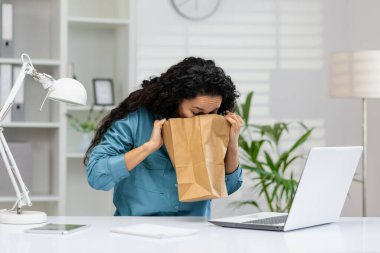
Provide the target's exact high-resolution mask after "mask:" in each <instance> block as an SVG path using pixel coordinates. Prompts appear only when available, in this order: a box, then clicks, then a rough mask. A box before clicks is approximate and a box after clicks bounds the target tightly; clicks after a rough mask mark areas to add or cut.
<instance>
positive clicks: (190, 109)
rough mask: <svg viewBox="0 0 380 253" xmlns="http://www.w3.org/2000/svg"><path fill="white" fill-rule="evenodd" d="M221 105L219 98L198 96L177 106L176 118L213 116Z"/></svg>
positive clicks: (220, 98)
mask: <svg viewBox="0 0 380 253" xmlns="http://www.w3.org/2000/svg"><path fill="white" fill-rule="evenodd" d="M221 103H222V97H221V96H207V95H199V96H197V97H195V98H192V99H184V100H182V102H181V103H180V104H179V108H178V116H179V117H180V118H191V117H194V116H197V115H202V114H215V113H217V112H218V109H219V107H220V104H221Z"/></svg>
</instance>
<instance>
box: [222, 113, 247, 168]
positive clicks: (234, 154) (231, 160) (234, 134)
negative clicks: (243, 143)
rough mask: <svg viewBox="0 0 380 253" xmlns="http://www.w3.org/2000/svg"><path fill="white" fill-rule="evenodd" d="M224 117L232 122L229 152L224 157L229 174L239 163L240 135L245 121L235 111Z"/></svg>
mask: <svg viewBox="0 0 380 253" xmlns="http://www.w3.org/2000/svg"><path fill="white" fill-rule="evenodd" d="M224 118H225V119H226V120H227V121H228V122H229V123H230V125H231V127H230V141H229V142H228V146H227V153H226V157H225V159H224V163H225V169H226V173H227V174H231V173H233V172H234V171H235V170H236V168H237V167H238V165H239V156H238V150H239V143H238V141H239V135H240V128H241V127H242V126H243V124H244V121H243V119H242V118H241V117H240V116H239V115H236V114H235V113H232V112H228V113H227V115H225V116H224Z"/></svg>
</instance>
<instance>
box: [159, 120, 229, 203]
mask: <svg viewBox="0 0 380 253" xmlns="http://www.w3.org/2000/svg"><path fill="white" fill-rule="evenodd" d="M229 132H230V126H229V124H228V122H227V120H226V119H225V118H224V117H223V116H220V115H216V114H210V115H200V116H195V117H193V118H173V119H169V120H168V121H167V122H165V124H164V126H163V130H162V134H163V139H164V143H165V146H166V149H167V151H168V153H169V157H170V160H171V161H172V163H173V165H174V168H175V170H176V174H177V181H178V195H179V200H180V201H182V202H189V201H198V200H204V199H212V198H222V197H226V196H227V189H226V183H225V168H224V157H225V155H226V152H227V145H228V141H229Z"/></svg>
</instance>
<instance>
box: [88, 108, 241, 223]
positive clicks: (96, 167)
mask: <svg viewBox="0 0 380 253" xmlns="http://www.w3.org/2000/svg"><path fill="white" fill-rule="evenodd" d="M153 122H154V115H153V114H152V113H151V112H149V111H148V110H147V109H145V108H141V109H139V110H137V111H135V112H133V113H130V114H129V115H128V116H127V117H125V118H124V119H121V120H118V121H116V122H114V123H113V125H112V126H111V128H110V129H109V130H108V131H107V132H106V133H105V135H104V138H103V140H102V141H101V142H100V143H99V144H98V145H97V146H95V147H94V148H93V150H92V152H91V155H90V157H89V161H88V165H87V177H88V182H89V184H90V185H91V186H92V187H93V188H95V189H97V190H110V189H112V188H114V195H113V202H114V204H115V206H116V213H115V215H134V216H140V215H165V216H176V215H188V216H206V217H210V216H211V213H210V210H211V207H210V205H211V200H204V201H196V202H180V201H179V199H178V189H177V178H176V173H175V170H174V168H173V165H172V163H171V161H170V158H169V156H168V153H167V151H166V148H165V146H164V145H163V146H162V147H161V148H160V149H159V150H157V151H156V152H154V153H152V154H150V155H149V156H148V157H147V158H145V159H144V160H143V161H142V162H141V163H140V164H139V165H137V166H136V167H135V168H134V169H132V170H131V171H128V169H127V167H126V164H125V161H124V154H125V153H126V152H128V151H130V150H131V149H134V148H136V147H139V146H141V145H143V144H144V143H145V142H147V141H148V140H149V138H150V135H151V132H152V129H153ZM241 184H242V169H241V167H240V166H239V167H238V168H237V169H236V170H235V172H233V173H232V174H229V175H226V187H227V191H228V194H231V193H233V192H235V191H236V190H237V189H239V188H240V186H241Z"/></svg>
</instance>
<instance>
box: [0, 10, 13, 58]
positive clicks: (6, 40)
mask: <svg viewBox="0 0 380 253" xmlns="http://www.w3.org/2000/svg"><path fill="white" fill-rule="evenodd" d="M0 50H1V51H0V52H1V57H12V56H13V5H12V4H10V3H2V4H1V47H0Z"/></svg>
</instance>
